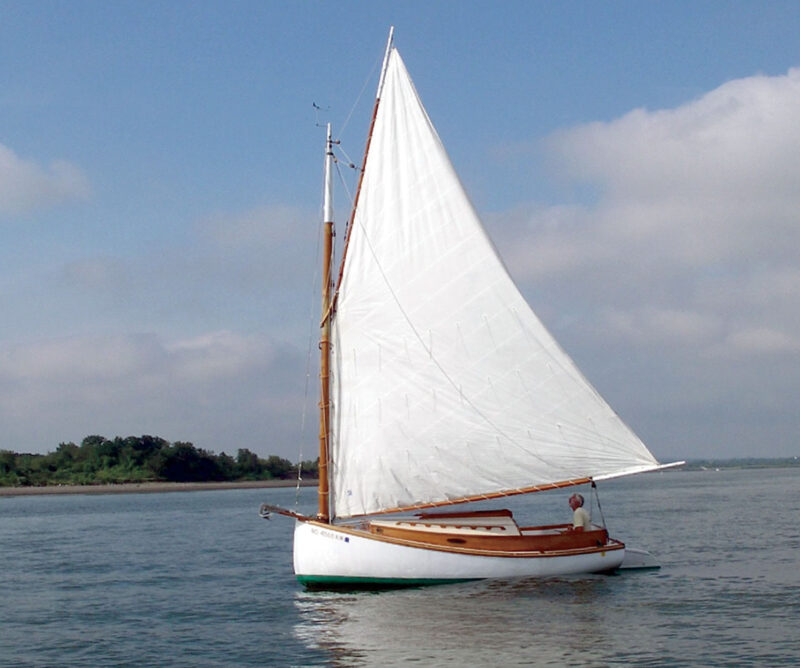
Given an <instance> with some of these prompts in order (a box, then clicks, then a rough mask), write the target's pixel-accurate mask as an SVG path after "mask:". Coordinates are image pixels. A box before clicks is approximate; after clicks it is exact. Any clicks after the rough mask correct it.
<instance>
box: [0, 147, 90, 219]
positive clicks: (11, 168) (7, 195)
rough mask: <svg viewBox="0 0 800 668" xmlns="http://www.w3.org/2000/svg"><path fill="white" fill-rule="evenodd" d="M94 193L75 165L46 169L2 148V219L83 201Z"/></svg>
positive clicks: (61, 164)
mask: <svg viewBox="0 0 800 668" xmlns="http://www.w3.org/2000/svg"><path fill="white" fill-rule="evenodd" d="M90 190H91V188H90V186H89V180H88V179H87V178H86V175H85V174H84V173H83V172H82V171H81V170H80V169H79V168H78V167H76V166H75V165H73V164H71V163H69V162H66V161H64V160H54V161H53V162H51V163H50V164H49V165H48V166H47V167H44V166H41V165H39V164H37V163H36V162H34V161H32V160H24V159H22V158H20V157H19V156H18V155H17V154H16V153H14V151H12V150H11V149H10V148H8V147H7V146H4V145H3V144H0V215H8V214H11V215H15V214H21V213H28V212H30V211H34V210H37V209H42V208H47V207H51V206H54V205H57V204H61V203H62V202H69V201H74V200H83V199H86V198H88V197H89V194H90Z"/></svg>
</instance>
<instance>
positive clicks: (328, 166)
mask: <svg viewBox="0 0 800 668" xmlns="http://www.w3.org/2000/svg"><path fill="white" fill-rule="evenodd" d="M393 36H394V26H392V27H391V28H390V29H389V39H388V41H387V42H386V51H385V53H384V55H383V66H382V68H381V75H380V80H379V82H378V94H377V96H376V98H375V106H374V108H373V110H372V121H371V122H370V126H369V134H368V136H367V145H366V147H365V149H364V162H363V163H362V165H361V175H360V176H359V179H358V188H357V190H356V195H355V200H354V201H353V210H352V212H351V215H350V224H349V225H348V227H347V239H346V240H345V249H344V252H343V253H342V260H341V266H340V268H339V278H338V282H337V292H336V293H334V292H333V284H332V282H331V273H332V272H331V269H332V264H333V173H332V164H333V141H332V140H331V126H330V123H329V124H328V139H327V143H326V145H325V191H324V196H323V216H322V217H323V224H324V228H325V229H324V231H323V233H324V238H323V250H322V254H323V259H322V322H321V324H320V327H321V330H322V331H321V336H320V342H319V349H320V371H319V376H320V386H321V389H320V401H319V488H318V493H317V494H318V502H319V507H318V510H317V518H318V519H319V520H320V521H322V522H330V521H331V513H330V494H331V492H330V487H331V485H330V471H329V466H328V464H329V462H330V455H331V453H330V449H329V445H330V417H331V399H330V380H331V378H330V360H331V317H332V315H333V311H334V302H335V299H336V294H338V283H340V282H341V280H342V272H343V271H344V260H345V256H346V254H347V241H348V240H349V239H350V230H351V229H352V226H353V221H354V220H355V217H356V207H357V206H358V197H359V194H360V193H361V183H362V181H363V180H364V168H365V167H366V164H367V156H368V155H369V145H370V141H371V139H372V129H373V127H374V126H375V118H376V116H377V115H378V104H379V103H380V99H381V90H382V89H383V80H384V78H385V76H386V65H387V64H388V62H389V51H390V50H391V47H392V38H393Z"/></svg>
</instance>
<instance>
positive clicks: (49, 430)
mask: <svg viewBox="0 0 800 668" xmlns="http://www.w3.org/2000/svg"><path fill="white" fill-rule="evenodd" d="M298 368H300V369H302V356H301V355H300V354H298V353H297V351H295V350H294V349H291V348H288V347H285V346H278V345H276V344H274V343H273V342H271V341H270V340H269V339H267V338H266V337H264V336H256V335H242V334H237V333H234V332H230V331H221V332H211V333H206V334H204V335H200V336H197V337H193V338H190V339H180V340H175V341H170V342H163V341H162V340H160V338H159V337H157V336H155V335H152V334H138V335H119V336H95V337H88V336H84V337H72V338H68V339H57V340H50V341H40V342H32V343H27V344H24V345H17V346H13V347H11V346H9V347H6V348H5V349H4V350H0V422H2V424H3V427H4V434H3V442H2V443H0V448H6V449H12V450H25V449H27V447H20V445H19V444H18V443H17V442H16V440H17V439H19V441H20V443H25V444H30V443H31V442H32V441H33V440H37V439H38V441H39V442H38V445H37V449H39V450H50V449H53V448H54V447H55V446H56V445H58V443H59V442H60V441H65V440H73V441H76V442H77V441H80V439H82V438H83V437H84V436H86V435H89V434H94V433H99V434H103V435H106V436H116V435H130V434H135V435H138V434H142V433H150V434H154V435H158V436H162V437H163V438H166V439H168V440H188V441H192V442H194V443H195V445H197V446H198V447H204V448H208V449H211V450H215V451H216V452H220V451H223V450H225V451H227V452H229V453H230V452H235V450H236V449H237V448H240V447H243V448H250V449H251V450H253V451H255V452H258V453H260V454H262V455H267V454H280V455H282V456H286V457H289V458H294V457H295V456H296V455H297V453H298V445H299V444H298V442H299V439H300V435H301V434H300V425H301V414H300V410H301V407H302V405H303V388H302V377H301V374H298V373H297V369H298ZM312 404H313V401H312ZM307 437H308V439H307V440H309V441H313V437H314V435H313V434H307Z"/></svg>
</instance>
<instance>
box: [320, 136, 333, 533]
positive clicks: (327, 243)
mask: <svg viewBox="0 0 800 668" xmlns="http://www.w3.org/2000/svg"><path fill="white" fill-rule="evenodd" d="M332 163H333V142H332V140H331V124H330V123H328V136H327V140H326V142H325V190H324V195H323V202H322V222H323V226H324V230H323V235H324V238H323V248H322V322H321V323H320V328H321V330H322V331H321V335H320V342H319V350H320V365H319V377H320V388H321V389H320V400H319V488H318V490H319V491H318V497H319V508H318V511H317V517H318V519H320V520H321V521H323V522H330V510H329V508H330V477H329V472H328V462H329V461H330V453H329V450H328V443H329V434H330V417H331V400H330V384H331V382H330V359H331V308H330V305H331V265H332V263H333V174H332V169H331V166H332Z"/></svg>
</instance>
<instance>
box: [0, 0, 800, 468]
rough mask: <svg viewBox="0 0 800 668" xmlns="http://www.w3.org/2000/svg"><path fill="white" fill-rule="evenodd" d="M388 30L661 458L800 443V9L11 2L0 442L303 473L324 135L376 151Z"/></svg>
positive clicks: (602, 380) (552, 321)
mask: <svg viewBox="0 0 800 668" xmlns="http://www.w3.org/2000/svg"><path fill="white" fill-rule="evenodd" d="M389 25H395V27H396V45H397V46H398V48H399V49H400V51H401V52H402V54H403V58H404V60H405V61H406V64H407V66H408V68H409V71H410V72H411V75H412V77H413V78H414V80H415V84H416V86H417V89H418V91H419V93H420V95H421V97H422V100H423V102H424V103H425V105H426V107H427V109H428V112H429V114H430V116H431V118H432V120H433V122H434V123H435V125H436V126H437V129H438V130H439V133H440V135H441V136H442V139H443V141H444V143H445V145H446V146H447V148H448V150H449V152H450V155H451V158H452V160H453V162H454V164H455V166H456V169H457V170H458V172H459V174H460V175H461V177H462V180H463V181H464V184H465V186H466V188H467V190H468V192H469V193H470V195H471V197H472V199H473V202H474V204H475V207H476V208H477V210H478V211H479V213H480V214H481V216H482V217H483V218H484V221H485V223H486V225H487V228H488V229H489V232H490V234H491V235H492V237H493V238H494V240H495V242H496V243H497V245H498V248H499V249H500V251H501V253H502V254H503V256H504V258H505V260H506V262H507V264H508V266H509V269H510V271H511V272H512V274H513V275H514V277H515V279H516V280H517V282H518V284H519V285H520V288H521V289H522V291H523V292H524V294H525V295H526V297H527V298H528V300H529V301H530V303H531V304H532V306H533V308H534V310H535V311H536V312H537V313H538V314H539V315H540V316H541V317H542V319H543V320H544V321H545V323H546V324H547V326H548V327H549V328H550V329H551V331H552V332H553V333H554V335H555V336H556V338H557V339H558V340H559V341H560V342H561V343H562V345H563V346H564V348H565V349H566V350H567V351H568V352H569V353H570V354H571V355H572V356H573V357H574V358H575V359H576V361H577V362H578V364H579V366H581V368H582V369H583V371H584V372H585V374H586V375H587V376H588V378H589V379H590V380H591V381H592V382H593V383H594V384H595V385H596V387H597V388H598V389H599V390H600V391H601V393H602V394H603V395H604V396H606V398H607V399H608V400H609V402H610V403H611V404H612V406H614V408H615V409H616V410H617V411H618V412H619V413H620V414H621V415H622V417H623V418H624V419H625V420H626V421H627V422H628V423H629V424H630V425H631V426H632V427H633V428H634V429H635V430H636V431H637V433H639V435H640V436H641V437H642V438H643V440H644V441H645V442H646V443H647V444H648V445H649V446H650V448H651V449H652V450H653V452H654V453H655V454H656V456H658V457H659V458H661V459H664V460H668V459H673V458H677V457H697V456H720V457H723V456H730V457H733V456H746V455H772V456H785V455H797V454H800V453H799V452H798V450H800V448H799V447H798V437H797V434H798V433H800V411H798V410H797V397H798V396H800V213H798V212H800V160H799V159H798V157H797V156H798V155H800V129H798V127H800V123H797V122H796V119H797V118H800V72H798V70H796V69H793V68H798V67H800V41H798V39H797V35H798V34H800V5H798V4H797V3H794V2H768V3H753V2H705V3H696V2H670V3H641V2H608V3H594V2H566V3H554V2H533V1H532V2H497V3H490V2H469V1H466V2H402V3H401V2H397V3H389V2H340V3H323V2H194V3H178V2H174V3H156V2H111V3H109V2H100V1H97V2H86V1H80V0H77V1H72V2H35V1H31V2H28V1H25V2H3V3H2V4H0V305H2V311H3V318H2V320H0V425H2V427H3V428H2V436H0V448H8V449H12V450H17V451H33V452H44V451H48V450H52V449H53V448H55V447H56V446H57V445H58V443H59V442H61V441H70V440H72V441H80V439H82V438H83V437H84V436H86V435H88V434H94V433H99V434H103V435H106V436H115V435H128V434H142V433H150V434H157V435H159V436H162V437H164V438H167V439H169V440H190V441H192V442H194V443H195V444H196V445H198V446H200V447H205V448H209V449H212V450H214V451H216V452H220V451H223V450H224V451H227V452H235V450H236V448H237V447H248V448H250V449H252V450H254V451H256V452H258V453H260V454H262V455H267V454H272V453H275V454H280V455H283V456H287V457H289V458H291V459H294V458H295V457H296V456H297V454H298V451H300V450H302V451H303V455H304V456H306V457H310V456H313V450H314V447H315V445H314V442H315V434H316V427H315V419H316V417H315V415H314V406H315V404H316V385H315V381H314V379H313V374H314V371H313V362H312V367H311V368H312V371H311V376H312V378H311V380H310V381H309V382H308V386H309V389H308V390H306V386H307V381H306V373H307V368H309V367H308V361H307V360H308V355H309V352H308V351H309V347H310V348H311V349H312V351H314V352H315V351H316V344H315V341H314V338H315V336H316V332H314V324H315V323H316V321H317V315H316V312H317V306H316V301H315V300H316V290H317V279H316V276H315V274H314V272H315V271H316V268H315V247H316V240H317V232H318V229H317V228H318V225H317V218H318V212H319V206H320V192H321V183H320V176H321V167H322V163H321V153H322V143H323V140H324V136H323V130H321V129H320V128H319V127H318V126H317V122H318V121H319V122H326V121H330V122H332V123H333V126H334V133H335V134H336V135H337V137H339V138H340V139H341V140H342V142H343V144H342V145H343V148H344V149H345V150H346V151H347V152H348V154H349V155H350V156H351V157H353V159H354V160H355V161H356V162H358V161H359V160H360V155H361V151H362V147H363V142H364V135H365V132H366V123H367V120H368V115H369V111H370V108H371V99H372V95H373V93H374V88H375V81H376V77H377V72H376V71H375V70H376V68H377V66H378V65H379V60H380V58H381V56H382V51H383V46H384V40H385V37H386V34H387V30H388V26H389ZM362 91H363V93H362ZM312 102H314V103H316V104H318V105H319V106H320V107H322V108H323V111H321V112H315V110H314V108H313V107H312ZM348 178H349V179H350V181H352V178H351V176H350V177H348ZM351 187H352V185H351ZM337 206H338V211H339V213H338V217H339V219H340V220H344V218H345V217H346V212H347V197H346V195H345V194H344V193H342V194H340V195H338V200H337ZM309 341H311V345H310V346H309ZM306 397H307V398H306ZM304 406H306V408H305V409H304ZM304 413H305V417H304ZM303 423H305V429H304V430H303V428H302V425H303Z"/></svg>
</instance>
